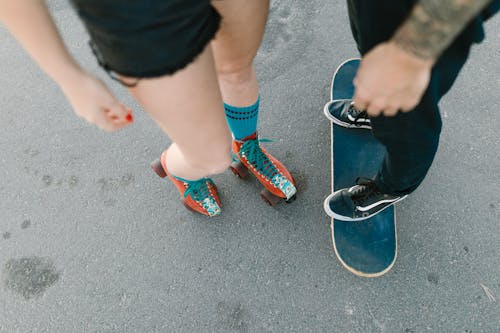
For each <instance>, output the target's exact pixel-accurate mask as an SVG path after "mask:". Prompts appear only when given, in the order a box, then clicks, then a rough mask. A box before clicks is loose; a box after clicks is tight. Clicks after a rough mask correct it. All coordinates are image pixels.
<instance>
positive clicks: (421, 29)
mask: <svg viewBox="0 0 500 333" xmlns="http://www.w3.org/2000/svg"><path fill="white" fill-rule="evenodd" d="M490 2H491V0H420V1H419V2H418V3H417V5H415V7H414V8H413V10H412V12H411V14H410V16H409V17H408V19H407V20H406V21H405V22H404V23H403V25H402V26H401V27H400V28H399V29H398V30H397V32H396V34H395V35H394V37H393V41H394V42H395V43H396V45H398V46H399V47H400V48H402V49H403V50H405V51H407V52H410V53H412V54H414V55H415V56H417V57H419V58H421V59H436V58H438V57H439V55H440V54H441V53H442V52H443V51H444V50H445V49H446V48H447V47H448V46H449V45H450V44H451V42H452V41H453V40H454V39H455V37H456V36H457V35H458V34H459V33H460V32H461V31H462V30H463V28H464V27H465V26H466V25H467V24H468V23H469V21H470V20H471V19H472V18H473V17H474V16H476V15H477V14H478V13H479V12H480V11H481V10H482V9H483V8H484V7H485V6H486V5H487V4H488V3H490Z"/></svg>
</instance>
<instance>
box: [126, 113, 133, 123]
mask: <svg viewBox="0 0 500 333" xmlns="http://www.w3.org/2000/svg"><path fill="white" fill-rule="evenodd" d="M125 119H126V120H127V121H129V122H132V121H134V117H132V115H131V114H130V113H129V114H128V115H126V116H125Z"/></svg>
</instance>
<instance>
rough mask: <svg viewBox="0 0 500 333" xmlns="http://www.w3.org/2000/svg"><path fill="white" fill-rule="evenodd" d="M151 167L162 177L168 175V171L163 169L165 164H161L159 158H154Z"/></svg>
mask: <svg viewBox="0 0 500 333" xmlns="http://www.w3.org/2000/svg"><path fill="white" fill-rule="evenodd" d="M151 169H153V171H154V172H155V173H156V174H157V175H158V176H159V177H161V178H165V177H167V173H166V172H165V169H163V166H162V165H161V162H160V160H159V159H157V160H154V161H153V162H151Z"/></svg>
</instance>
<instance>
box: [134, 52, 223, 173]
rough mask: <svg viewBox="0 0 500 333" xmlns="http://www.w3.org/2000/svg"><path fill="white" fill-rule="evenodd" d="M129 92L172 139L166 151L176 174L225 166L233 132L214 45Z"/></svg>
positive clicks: (142, 81) (209, 170)
mask: <svg viewBox="0 0 500 333" xmlns="http://www.w3.org/2000/svg"><path fill="white" fill-rule="evenodd" d="M129 91H130V93H131V94H132V95H133V96H134V97H135V98H136V99H137V100H138V101H139V103H141V105H142V106H143V107H144V109H145V110H146V111H147V112H148V113H149V114H150V116H151V117H152V118H153V119H154V120H155V121H156V122H157V123H158V125H159V126H160V127H161V128H162V129H163V131H164V132H165V133H167V135H168V136H169V137H170V138H171V140H172V141H173V142H174V143H173V144H172V145H171V146H170V148H169V151H168V154H167V165H168V169H169V171H170V172H171V173H172V174H174V175H176V176H179V177H182V178H186V179H193V180H194V179H199V178H201V177H205V176H208V175H210V174H215V173H221V172H223V171H224V170H226V168H227V167H228V165H229V164H230V163H231V154H230V150H231V135H230V132H229V129H228V127H227V123H226V120H225V116H224V110H223V106H222V99H221V95H220V90H219V86H218V82H217V77H216V72H215V68H214V62H213V56H212V51H211V48H210V46H207V47H206V48H205V50H204V51H203V53H202V54H201V55H200V56H198V57H197V58H196V60H195V61H194V62H193V63H191V64H190V65H188V66H187V67H186V68H184V69H183V70H180V71H178V72H176V73H175V74H174V75H172V76H162V77H160V78H154V79H144V80H141V81H140V83H139V84H138V85H137V86H136V87H133V88H129Z"/></svg>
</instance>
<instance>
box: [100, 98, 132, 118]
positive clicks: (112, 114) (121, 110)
mask: <svg viewBox="0 0 500 333" xmlns="http://www.w3.org/2000/svg"><path fill="white" fill-rule="evenodd" d="M105 113H106V114H107V116H108V117H109V118H111V119H113V120H117V119H118V120H123V121H126V117H127V115H129V114H130V112H129V111H127V109H126V108H125V106H124V105H122V104H121V103H120V102H118V101H115V102H114V103H112V104H111V105H109V106H107V107H106V108H105Z"/></svg>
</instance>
